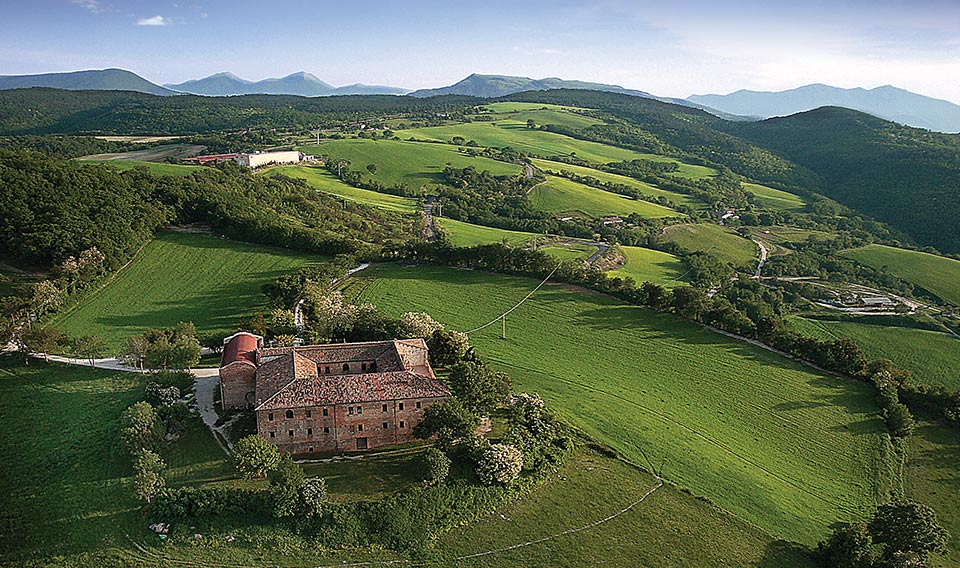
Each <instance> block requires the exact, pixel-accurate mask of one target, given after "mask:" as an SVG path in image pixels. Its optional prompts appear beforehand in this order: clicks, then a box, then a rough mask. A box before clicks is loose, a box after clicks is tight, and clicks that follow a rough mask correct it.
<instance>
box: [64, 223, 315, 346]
mask: <svg viewBox="0 0 960 568" xmlns="http://www.w3.org/2000/svg"><path fill="white" fill-rule="evenodd" d="M315 260H319V257H312V256H308V255H305V254H302V253H296V252H291V251H285V250H282V249H274V248H269V247H262V246H256V245H249V244H245V243H238V242H235V241H228V240H225V239H218V238H214V237H211V236H207V235H198V234H188V233H174V232H164V233H160V234H159V235H158V237H157V238H156V239H154V240H153V241H152V242H150V243H149V244H148V245H147V246H146V247H145V248H144V249H143V250H142V251H140V254H139V255H137V257H136V258H135V259H134V260H133V261H132V262H131V263H130V264H129V266H127V267H126V268H124V269H123V270H121V271H120V272H119V273H118V274H117V275H116V276H115V277H114V278H113V279H112V280H111V281H110V282H109V283H108V284H107V285H106V286H105V287H103V288H101V289H99V290H97V291H95V292H92V293H90V294H89V295H87V296H86V297H84V298H83V299H82V301H81V302H80V303H79V304H78V305H77V306H76V307H75V308H74V309H72V310H68V311H65V312H64V313H63V314H61V315H59V316H58V317H57V318H55V319H54V320H53V321H52V322H51V325H54V326H56V327H58V328H60V329H62V330H63V331H64V332H66V333H68V334H70V335H73V336H79V335H86V334H98V335H100V336H102V337H103V338H104V339H105V340H106V341H107V343H108V344H109V345H110V346H111V347H114V348H115V347H119V345H120V343H121V342H122V341H123V340H124V339H125V338H127V337H129V336H131V335H135V334H138V333H142V332H143V331H145V330H146V329H147V328H150V327H168V326H172V325H175V324H176V323H177V322H179V321H192V322H193V323H194V324H195V325H196V326H197V331H198V332H199V333H200V334H206V333H223V334H227V333H232V332H234V331H236V330H237V327H238V326H239V325H241V324H242V323H243V322H244V321H246V320H247V319H249V317H250V316H251V315H252V314H253V312H254V311H255V309H256V308H257V307H259V306H262V305H263V304H264V302H265V300H266V297H265V296H264V295H263V294H262V292H261V291H260V287H261V286H262V285H263V284H266V283H267V282H270V281H271V280H273V279H275V278H277V277H278V276H280V275H281V274H284V273H286V272H289V271H291V270H294V269H296V268H297V267H300V266H303V265H305V264H308V263H310V262H311V261H315Z"/></svg>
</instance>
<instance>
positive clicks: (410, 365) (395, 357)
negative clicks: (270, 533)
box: [220, 332, 450, 454]
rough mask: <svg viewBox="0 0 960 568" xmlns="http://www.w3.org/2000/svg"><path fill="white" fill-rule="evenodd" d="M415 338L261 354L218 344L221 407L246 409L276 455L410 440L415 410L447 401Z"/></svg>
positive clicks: (258, 342)
mask: <svg viewBox="0 0 960 568" xmlns="http://www.w3.org/2000/svg"><path fill="white" fill-rule="evenodd" d="M427 355H428V350H427V344H426V343H425V342H424V341H423V340H422V339H394V340H391V341H371V342H364V343H336V344H332V345H306V346H295V347H264V345H263V338H262V337H260V336H258V335H254V334H252V333H246V332H240V333H237V334H234V335H232V336H230V337H228V338H226V339H225V340H224V348H223V356H222V358H221V360H220V395H221V400H222V403H223V406H224V408H227V409H249V408H252V409H253V410H254V412H255V413H256V416H257V433H258V434H260V435H261V436H263V437H264V438H266V439H267V441H269V442H271V443H273V444H276V445H277V446H278V447H279V448H280V450H281V451H282V452H285V453H291V454H298V453H313V452H334V451H354V450H367V449H371V448H376V447H379V446H386V445H391V444H402V443H405V442H411V441H413V439H414V438H413V426H415V425H416V424H418V423H419V422H420V421H421V420H422V419H423V411H424V410H425V409H426V408H428V407H429V406H430V405H431V404H433V403H435V402H437V401H438V400H443V399H445V398H448V397H449V396H450V389H449V388H447V386H446V384H444V383H443V381H440V380H438V379H437V378H436V376H435V375H434V374H433V369H431V367H430V362H429V360H428V358H427Z"/></svg>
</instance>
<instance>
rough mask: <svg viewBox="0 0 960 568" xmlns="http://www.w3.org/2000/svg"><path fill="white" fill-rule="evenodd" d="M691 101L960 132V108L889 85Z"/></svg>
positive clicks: (758, 112)
mask: <svg viewBox="0 0 960 568" xmlns="http://www.w3.org/2000/svg"><path fill="white" fill-rule="evenodd" d="M687 100H690V101H693V102H696V103H700V104H703V105H707V106H710V107H713V108H715V109H718V110H722V111H724V112H729V113H732V114H739V115H749V116H756V117H758V118H770V117H773V116H787V115H791V114H796V113H798V112H803V111H808V110H813V109H815V108H820V107H824V106H837V107H844V108H850V109H854V110H859V111H861V112H865V113H868V114H872V115H874V116H877V117H880V118H885V119H887V120H892V121H894V122H899V123H900V124H906V125H908V126H916V127H919V128H927V129H929V130H936V131H939V132H960V106H958V105H955V104H953V103H951V102H949V101H944V100H940V99H934V98H930V97H925V96H923V95H918V94H916V93H911V92H910V91H905V90H903V89H898V88H897V87H891V86H889V85H886V86H883V87H877V88H875V89H860V88H857V89H840V88H837V87H831V86H829V85H807V86H805V87H799V88H796V89H790V90H788V91H780V92H776V93H773V92H765V91H746V90H744V91H737V92H735V93H730V94H729V95H693V96H691V97H689V98H688V99H687Z"/></svg>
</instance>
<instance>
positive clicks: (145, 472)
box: [133, 450, 167, 503]
mask: <svg viewBox="0 0 960 568" xmlns="http://www.w3.org/2000/svg"><path fill="white" fill-rule="evenodd" d="M166 467H167V465H166V464H165V463H163V460H162V459H160V456H159V455H157V454H156V453H154V452H151V451H150V450H139V451H138V452H137V453H136V454H135V455H134V458H133V492H134V495H135V496H136V498H137V499H139V500H141V501H145V502H147V503H149V502H150V501H151V500H152V499H153V498H154V497H155V496H156V495H157V494H158V493H160V492H161V491H162V490H163V488H164V486H165V485H166V482H165V481H164V479H163V476H162V475H161V473H162V472H163V470H164V469H166Z"/></svg>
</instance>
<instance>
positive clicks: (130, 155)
mask: <svg viewBox="0 0 960 568" xmlns="http://www.w3.org/2000/svg"><path fill="white" fill-rule="evenodd" d="M203 150H204V147H203V146H198V145H196V144H160V145H159V146H153V147H150V148H144V149H142V150H131V151H129V152H119V153H112V154H91V155H90V156H83V157H82V158H78V159H79V160H98V161H102V160H110V161H112V160H119V161H128V160H133V161H136V162H158V163H159V162H163V161H164V160H166V159H167V158H189V157H191V156H196V155H197V154H199V153H201V152H203Z"/></svg>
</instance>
